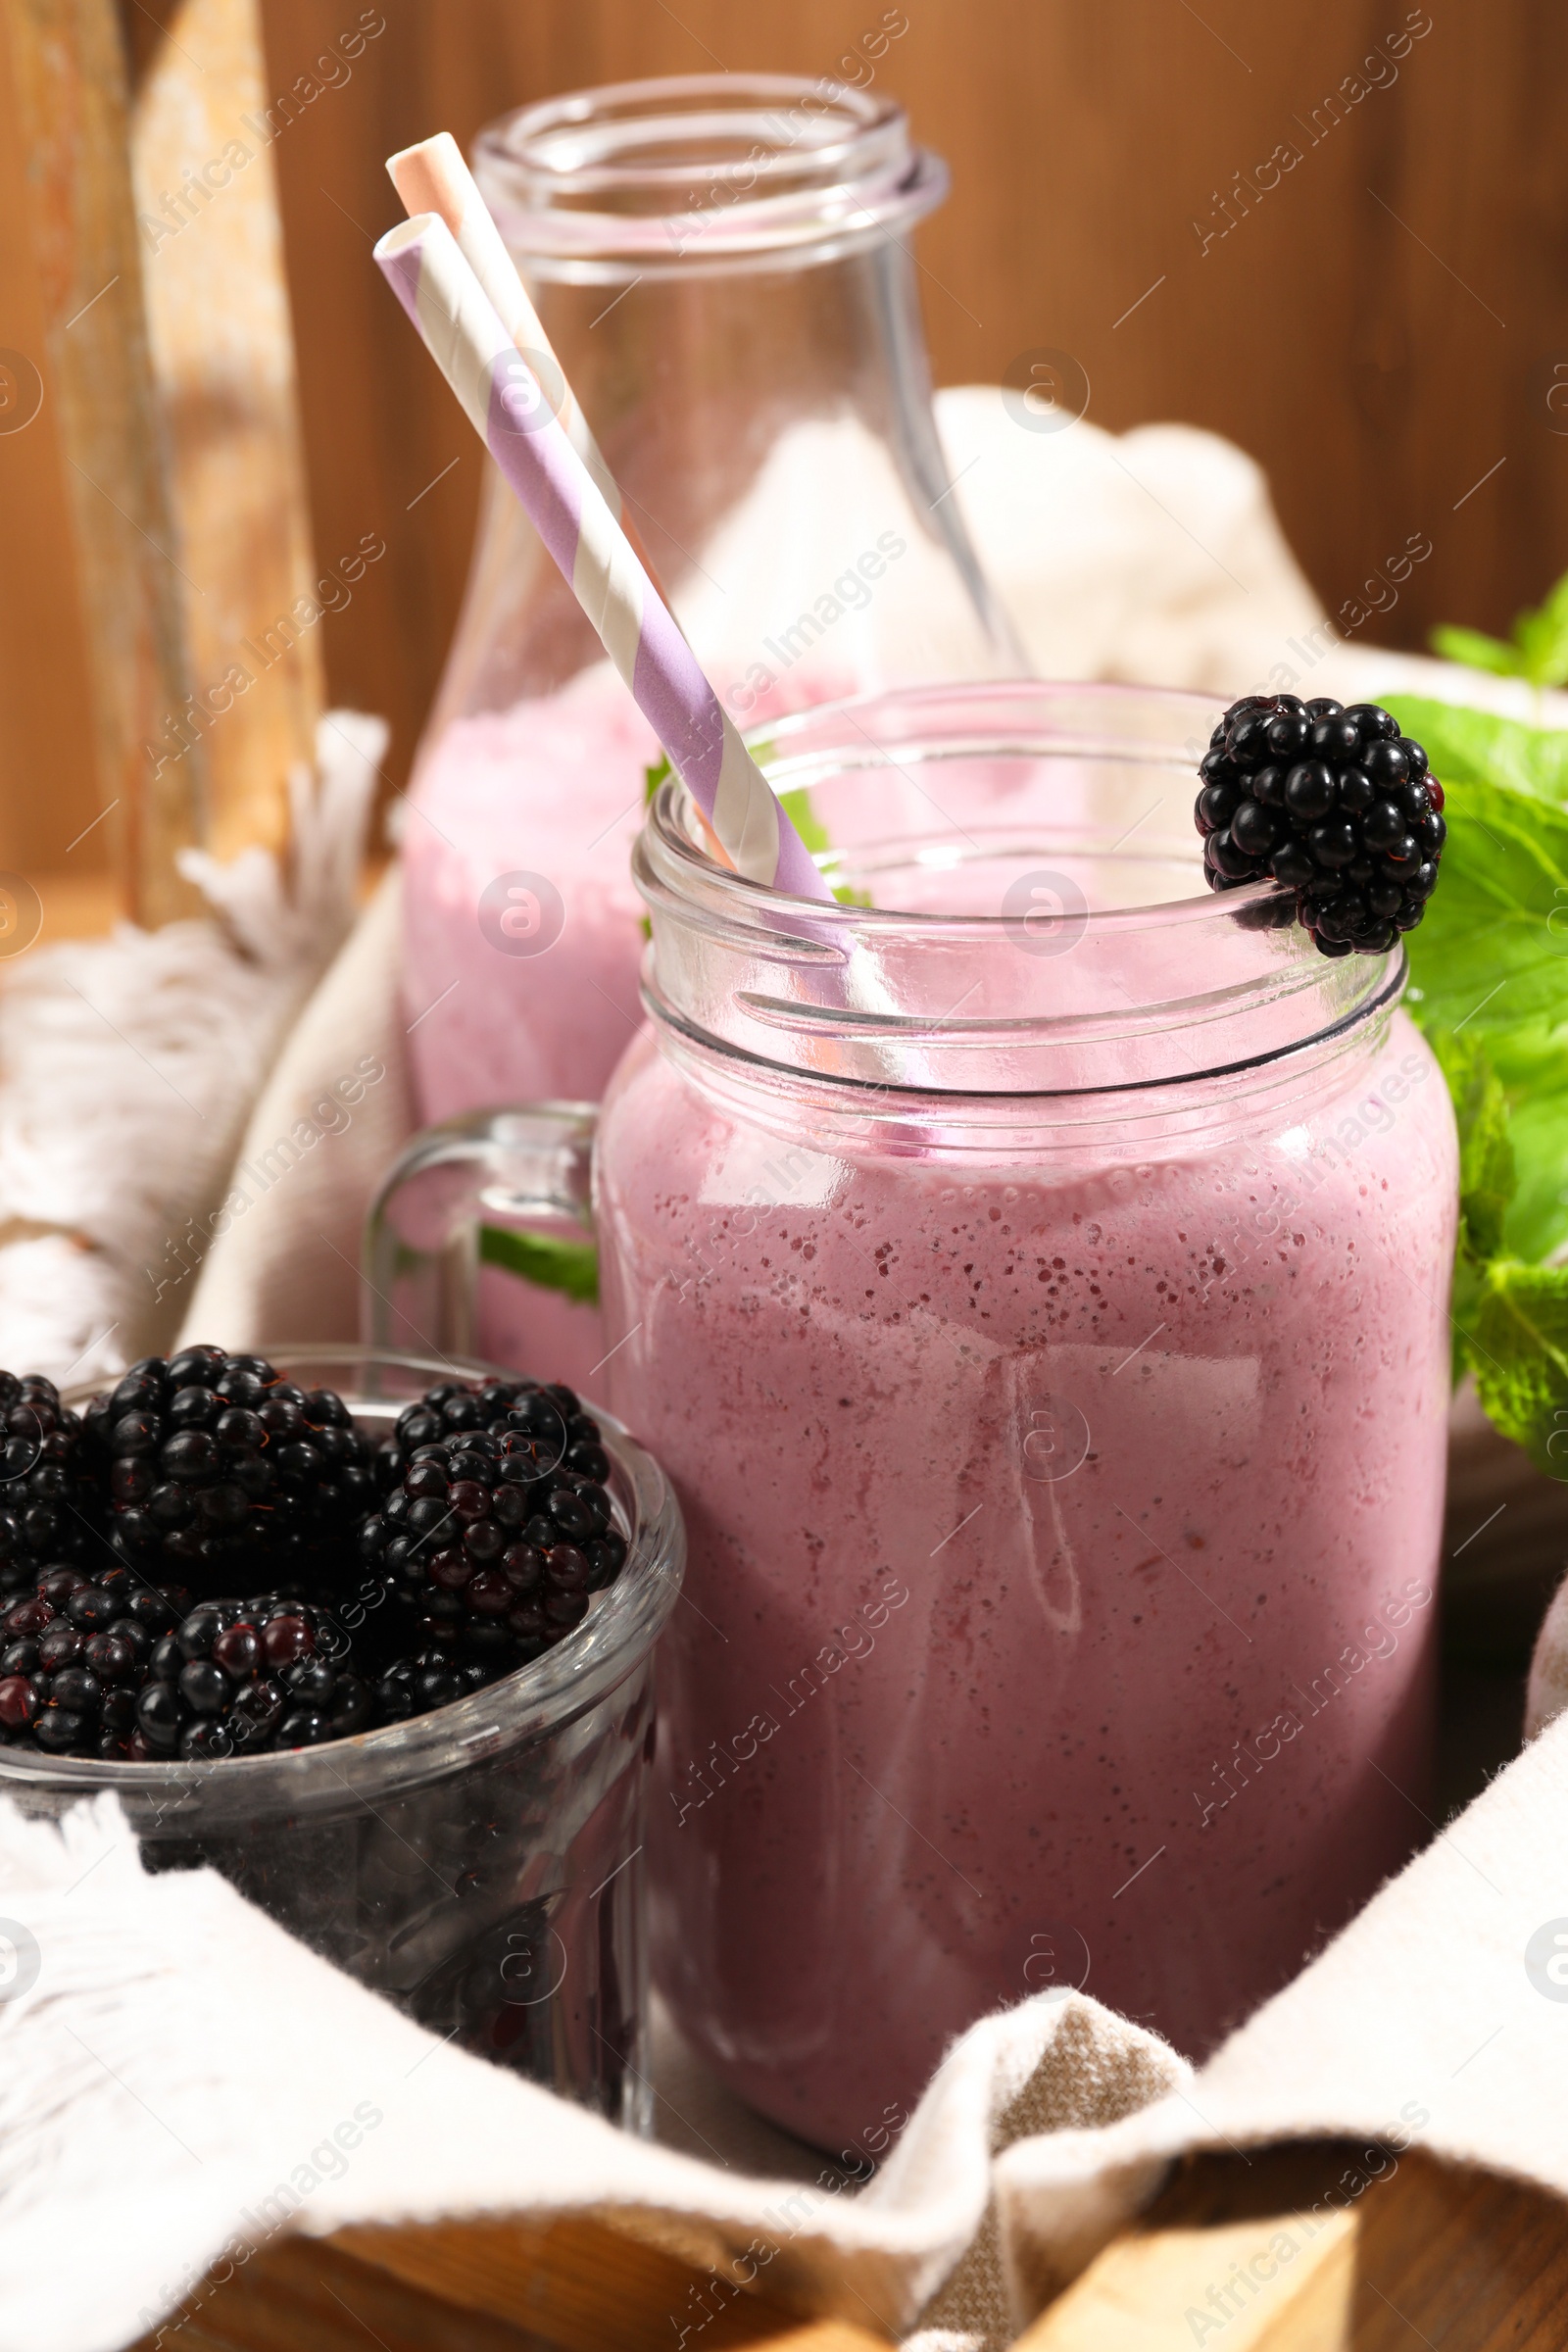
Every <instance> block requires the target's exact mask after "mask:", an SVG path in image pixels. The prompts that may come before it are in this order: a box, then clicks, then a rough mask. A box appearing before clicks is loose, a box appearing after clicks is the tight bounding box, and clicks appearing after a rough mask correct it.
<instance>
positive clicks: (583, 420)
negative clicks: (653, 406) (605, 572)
mask: <svg viewBox="0 0 1568 2352" xmlns="http://www.w3.org/2000/svg"><path fill="white" fill-rule="evenodd" d="M386 168H387V171H388V172H389V174H390V176H391V180H392V185H393V186H394V187H395V188H396V190H397V192H398V194H399V196H400V197H401V198H402V200H403V209H404V211H405V212H406V213H410V214H417V213H435V214H438V215H439V217H440V218H441V219H442V220H443V221H445V222H446V224H447V226H448V228H450V229H451V231H452V234H453V236H454V237H455V238H456V239H457V245H458V251H459V252H460V253H461V254H462V256H463V258H464V260H465V261H466V263H467V265H468V267H469V269H470V270H472V271H473V274H474V276H475V277H476V278H477V279H478V280H479V283H480V285H481V286H482V287H483V288H484V291H485V294H486V297H487V298H488V300H489V301H490V303H491V304H492V306H493V307H494V310H495V314H496V317H497V318H498V319H500V321H501V323H502V325H503V326H504V327H505V328H506V330H507V332H508V334H509V335H510V336H511V337H512V340H513V342H514V343H515V345H516V348H517V349H518V351H520V352H521V353H522V355H523V357H524V358H525V359H526V358H527V357H528V356H529V354H530V353H533V354H536V355H538V356H540V357H542V358H544V359H545V360H547V361H548V362H549V363H550V365H551V367H553V368H554V369H555V370H556V373H557V375H558V376H559V377H560V379H561V381H560V386H559V389H558V388H557V387H555V386H552V387H551V388H552V389H553V390H558V397H559V400H560V412H559V413H560V417H561V422H562V426H563V428H564V432H565V435H566V439H567V440H568V441H569V442H570V443H571V446H572V448H573V449H574V450H575V451H576V452H577V455H578V457H579V458H581V460H582V462H583V464H584V465H585V466H587V468H588V470H589V472H590V473H591V474H592V475H593V477H594V480H595V482H596V483H597V484H598V486H599V493H600V496H601V497H602V498H603V499H604V502H605V504H606V506H607V507H608V508H609V509H610V512H611V513H612V515H614V517H615V520H616V521H617V522H618V523H619V524H620V526H621V528H622V530H624V529H625V528H626V515H625V510H624V508H623V507H622V505H621V499H620V486H619V484H618V483H617V482H616V480H615V477H614V475H613V473H612V472H611V470H610V467H609V466H607V465H606V464H605V460H604V456H603V453H602V452H601V450H600V447H599V444H598V442H597V441H596V440H595V439H594V437H593V434H592V432H591V431H590V430H589V425H588V419H587V417H585V416H584V415H583V413H582V411H581V409H580V408H579V407H578V406H577V395H576V394H575V392H573V390H572V388H571V386H570V385H569V384H568V383H567V382H566V377H565V370H564V368H562V365H561V362H560V361H559V360H558V359H557V358H556V355H555V351H554V348H553V346H552V344H551V341H550V337H549V336H548V335H547V334H546V333H545V329H544V321H543V320H542V319H541V318H540V316H539V314H538V312H537V311H536V310H535V309H534V307H533V303H532V301H531V300H530V299H529V295H528V289H527V287H526V286H525V285H524V284H523V282H522V279H521V278H520V277H519V275H518V274H517V265H516V263H515V261H514V260H513V258H512V256H511V254H510V253H509V252H508V251H507V242H506V239H505V238H504V237H503V235H502V234H501V231H500V229H499V228H497V226H496V224H495V221H494V220H493V218H492V217H491V212H490V207H489V206H488V205H487V204H486V203H485V200H484V198H483V197H482V196H481V195H480V193H479V189H478V186H477V183H476V182H475V180H474V176H473V173H472V172H470V171H469V170H468V167H467V165H466V163H465V162H464V160H463V150H462V148H461V147H460V146H459V145H458V142H457V140H456V139H455V138H454V137H453V136H452V133H451V131H450V130H441V131H437V133H436V135H435V137H434V138H433V139H421V140H420V141H419V142H418V145H417V146H416V147H404V148H401V149H400V150H399V152H398V153H397V154H396V155H389V156H388V157H387V159H386ZM536 372H537V370H536Z"/></svg>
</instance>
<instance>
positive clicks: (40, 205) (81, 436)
mask: <svg viewBox="0 0 1568 2352" xmlns="http://www.w3.org/2000/svg"><path fill="white" fill-rule="evenodd" d="M3 30H4V34H5V38H6V46H7V68H8V70H7V72H6V73H5V75H4V81H3V87H0V103H3V104H4V105H5V109H6V119H5V121H4V122H3V123H0V141H9V142H12V143H13V144H14V145H15V147H16V149H17V151H18V152H19V153H20V154H21V155H22V156H23V157H24V158H25V179H26V198H25V206H24V208H23V221H22V223H21V224H20V227H21V230H22V234H20V235H18V234H17V228H18V225H19V224H15V223H14V224H13V235H14V237H15V239H16V244H17V245H18V246H22V245H24V244H25V248H26V254H27V258H28V260H29V262H30V275H31V281H32V288H33V294H34V304H35V315H36V317H37V318H38V321H39V326H40V330H41V337H42V343H43V349H42V351H41V352H40V353H38V354H37V355H36V358H35V365H36V366H37V368H38V370H39V373H40V374H41V375H42V377H43V379H44V385H45V397H46V399H47V400H48V402H49V403H50V405H51V408H52V410H53V412H54V413H53V416H52V417H51V430H50V434H49V436H48V437H47V438H45V437H44V436H40V437H39V439H38V441H37V442H36V443H35V444H34V445H32V446H31V447H29V448H26V450H25V455H26V457H27V459H28V460H29V461H32V462H38V463H53V464H55V465H57V466H58V467H59V478H60V484H61V487H62V489H63V500H62V503H63V506H64V510H65V512H66V514H67V515H69V517H70V530H69V532H68V534H67V535H66V538H65V543H64V544H60V543H58V542H57V543H55V544H52V545H51V544H46V545H44V546H42V547H39V548H36V549H32V548H27V549H22V548H14V549H13V551H12V557H11V561H10V563H9V564H8V573H9V582H8V586H7V588H6V590H5V601H6V603H7V604H8V605H9V604H10V603H11V602H13V601H19V600H22V599H29V600H31V601H32V602H34V603H35V604H36V603H38V602H40V601H46V602H47V601H52V602H53V603H54V604H55V606H56V609H57V611H58V610H60V609H61V608H64V609H65V610H66V611H69V612H71V613H74V614H77V615H79V621H80V626H81V629H82V632H83V638H84V659H83V661H82V662H81V664H80V668H81V669H83V670H84V671H85V674H86V677H87V683H88V692H89V699H90V703H91V707H92V714H93V744H94V770H93V781H94V790H95V793H96V797H97V800H98V808H97V809H94V810H92V811H90V812H89V813H90V814H91V815H93V816H95V817H97V816H99V815H100V812H103V811H107V814H104V815H103V816H102V823H103V826H104V828H105V829H106V831H107V832H108V833H109V835H110V838H111V839H112V840H113V841H114V842H115V844H116V847H117V856H116V859H115V862H116V864H117V866H118V867H119V869H120V871H121V872H122V874H123V876H124V877H125V878H126V884H127V888H126V896H127V898H128V900H129V902H130V905H131V907H132V908H133V910H134V911H136V912H137V913H138V914H140V915H141V916H142V917H143V919H145V920H148V921H151V922H162V921H167V920H168V919H169V918H170V917H171V916H172V915H173V914H176V913H179V912H183V911H186V910H188V909H189V908H190V907H193V906H194V905H195V904H196V900H195V894H194V893H193V892H192V891H191V890H190V888H189V886H188V885H187V884H185V883H183V882H182V881H180V879H179V878H178V876H177V875H176V874H175V872H174V867H173V854H174V851H175V849H176V848H178V847H180V846H182V845H184V844H186V843H188V842H190V841H192V840H193V839H194V837H195V808H196V801H195V793H194V791H193V787H194V786H196V785H197V784H198V783H199V778H198V777H197V775H196V774H195V772H194V770H193V769H192V768H190V767H189V766H185V765H182V766H180V767H178V768H174V769H172V770H166V771H165V774H164V776H163V777H162V778H160V779H159V780H158V781H157V782H156V783H152V782H150V781H149V779H148V775H147V769H148V764H149V763H148V761H147V757H146V749H145V747H146V745H147V743H148V742H149V741H150V740H151V739H152V738H153V737H154V736H155V735H156V734H157V733H158V732H159V730H160V729H161V727H162V726H163V724H164V721H165V719H166V717H167V716H168V714H169V713H170V712H171V711H176V710H177V709H178V708H179V705H180V699H181V697H182V695H183V693H184V691H185V663H184V651H183V642H182V632H181V615H180V599H179V578H178V573H177V570H176V568H175V565H176V561H177V559H176V557H175V554H174V551H173V546H172V536H173V534H172V521H171V516H170V512H169V506H168V501H167V498H166V495H165V484H164V474H163V466H162V456H161V452H160V449H159V445H158V433H157V426H156V421H155V409H154V401H153V390H152V377H151V371H150V367H149V361H148V353H147V339H146V333H145V329H144V323H143V314H142V288H141V256H140V252H139V250H138V245H137V238H136V221H135V207H134V203H133V200H132V193H131V184H130V171H129V149H128V120H127V110H126V88H125V73H124V59H123V53H122V50H121V44H120V34H119V27H118V24H117V22H116V19H115V15H114V11H113V8H112V6H111V4H110V0H4V17H3ZM16 266H18V267H19V268H20V266H21V257H20V256H18V257H17V265H16ZM26 438H27V437H26V434H25V433H24V434H22V435H21V436H19V445H18V449H17V451H16V452H15V453H12V454H15V455H17V456H22V455H23V454H24V445H25V443H26ZM57 625H58V624H57ZM46 717H47V714H46V713H38V712H36V711H31V710H30V707H29V706H26V705H25V703H24V705H23V706H22V709H21V711H19V712H18V714H17V715H16V716H15V717H11V716H10V715H9V714H8V728H7V732H8V737H9V739H10V740H9V742H8V751H9V754H10V757H9V759H8V760H7V773H6V777H5V783H6V788H7V796H8V798H9V799H11V800H12V801H13V802H14V803H16V804H19V805H21V806H22V807H23V808H24V809H27V808H28V807H29V804H30V805H31V806H32V807H37V806H39V805H41V806H42V807H43V808H44V809H47V806H48V802H49V797H50V770H51V765H52V763H53V761H54V760H55V759H57V758H58V756H59V755H58V752H57V751H56V750H55V749H54V748H53V747H52V746H51V742H50V738H49V734H48V730H47V726H46V725H44V726H40V725H37V724H33V723H29V722H30V721H35V720H38V719H40V718H46ZM18 829H19V830H20V831H24V832H25V830H26V826H25V820H24V822H23V824H21V825H20V826H19V828H18ZM64 849H65V843H64V841H62V842H60V843H59V845H58V847H57V848H56V849H55V850H54V856H55V857H56V858H58V857H59V856H60V854H61V852H63V851H64ZM0 862H7V863H9V862H10V860H9V859H7V860H3V861H0ZM46 911H47V910H46Z"/></svg>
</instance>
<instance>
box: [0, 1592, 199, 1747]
mask: <svg viewBox="0 0 1568 2352" xmlns="http://www.w3.org/2000/svg"><path fill="white" fill-rule="evenodd" d="M186 1597H187V1596H186V1595H184V1594H181V1595H179V1596H178V1597H177V1598H174V1599H172V1598H171V1597H169V1596H168V1595H166V1594H164V1593H157V1592H155V1591H153V1590H152V1588H151V1587H149V1586H145V1585H139V1584H137V1583H136V1582H135V1580H134V1579H133V1578H132V1577H131V1576H130V1574H129V1572H128V1571H127V1570H126V1569H124V1568H123V1567H111V1568H108V1569H106V1570H105V1571H104V1572H103V1574H102V1575H101V1576H97V1577H88V1576H85V1575H83V1573H82V1572H81V1570H80V1569H79V1568H75V1567H71V1566H69V1565H66V1564H64V1563H63V1564H61V1565H60V1566H58V1567H54V1568H49V1569H46V1570H45V1571H44V1573H43V1574H42V1576H40V1577H39V1578H38V1580H37V1589H36V1591H35V1592H34V1593H32V1594H30V1595H29V1596H27V1597H26V1598H25V1599H22V1600H15V1601H13V1602H12V1603H11V1605H10V1606H9V1607H8V1608H7V1609H6V1610H5V1611H4V1613H3V1614H0V1736H3V1737H4V1738H5V1739H6V1740H8V1741H9V1742H11V1743H12V1744H17V1743H19V1742H20V1743H22V1744H25V1745H28V1746H34V1747H38V1748H41V1749H42V1750H43V1751H44V1753H45V1754H46V1755H56V1756H60V1755H76V1756H99V1757H103V1758H106V1759H108V1760H110V1761H117V1760H119V1761H123V1760H124V1759H125V1758H127V1757H129V1756H130V1755H131V1754H132V1753H133V1752H134V1749H133V1745H132V1736H133V1734H134V1731H135V1728H136V1693H137V1690H138V1688H139V1686H140V1685H141V1683H142V1682H143V1681H144V1680H145V1679H146V1676H147V1674H148V1673H149V1671H150V1667H151V1661H152V1658H153V1656H154V1654H155V1650H156V1647H157V1645H158V1643H159V1642H160V1641H161V1640H162V1639H164V1638H167V1636H168V1635H169V1634H171V1633H172V1630H173V1628H174V1626H175V1625H176V1624H177V1623H178V1621H179V1615H180V1609H181V1605H182V1604H183V1602H184V1600H185V1599H186Z"/></svg>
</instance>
